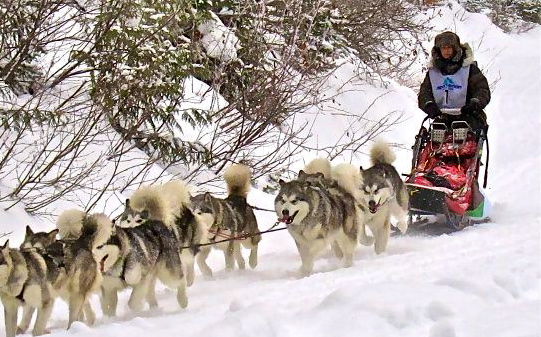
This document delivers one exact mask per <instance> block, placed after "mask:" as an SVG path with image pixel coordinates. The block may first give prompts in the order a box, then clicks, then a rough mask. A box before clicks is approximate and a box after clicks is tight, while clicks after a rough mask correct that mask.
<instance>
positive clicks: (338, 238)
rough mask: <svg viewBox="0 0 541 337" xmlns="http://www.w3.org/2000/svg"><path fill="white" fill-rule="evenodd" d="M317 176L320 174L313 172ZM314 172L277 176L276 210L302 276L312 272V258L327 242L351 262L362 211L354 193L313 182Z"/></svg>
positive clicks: (325, 246)
mask: <svg viewBox="0 0 541 337" xmlns="http://www.w3.org/2000/svg"><path fill="white" fill-rule="evenodd" d="M315 175H316V176H318V177H319V178H322V177H323V175H322V174H320V175H318V174H317V173H316V174H315ZM313 179H315V176H314V173H310V175H309V176H305V174H304V171H303V172H302V173H301V174H300V179H297V180H293V181H290V182H285V181H283V180H280V181H279V183H280V191H279V192H278V195H277V196H276V198H275V203H274V206H275V211H276V214H277V215H278V217H279V218H280V221H282V222H284V223H285V224H286V225H287V229H288V231H289V233H290V235H291V236H292V237H293V239H294V240H295V244H296V245H297V249H298V251H299V254H300V257H301V268H300V272H301V275H302V276H308V275H310V274H311V273H312V270H313V266H314V260H315V258H316V257H317V256H318V255H319V254H320V253H322V252H323V251H324V250H325V249H326V248H328V247H329V246H331V245H332V246H333V248H334V251H335V254H336V255H337V256H338V257H341V258H343V262H344V266H345V267H349V266H351V265H353V254H354V251H355V248H356V247H357V242H358V235H359V226H360V225H361V223H360V221H362V214H361V213H360V212H359V210H358V208H357V207H356V205H355V200H354V198H353V196H352V195H351V194H349V193H347V192H344V191H343V190H341V189H335V190H334V191H333V192H332V193H331V192H330V188H329V187H328V186H326V184H328V181H327V182H324V181H320V182H319V183H318V184H314V180H313Z"/></svg>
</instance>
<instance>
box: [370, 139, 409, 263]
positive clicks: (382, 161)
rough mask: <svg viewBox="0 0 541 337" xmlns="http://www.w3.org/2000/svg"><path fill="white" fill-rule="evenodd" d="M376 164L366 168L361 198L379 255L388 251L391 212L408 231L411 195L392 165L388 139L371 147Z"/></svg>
mask: <svg viewBox="0 0 541 337" xmlns="http://www.w3.org/2000/svg"><path fill="white" fill-rule="evenodd" d="M370 159H371V161H372V167H370V168H369V169H366V170H363V169H362V168H361V173H362V185H361V193H360V195H361V198H362V202H363V203H364V204H365V205H366V207H367V208H368V212H366V223H367V225H368V227H369V228H370V230H371V231H372V233H373V234H374V238H375V243H374V249H375V251H376V253H377V254H380V253H382V252H384V251H385V249H386V247H387V241H388V240H389V235H390V232H391V223H390V220H391V215H393V216H394V217H395V218H397V220H398V223H397V227H398V229H399V230H400V231H401V232H402V233H405V232H406V231H407V229H408V222H407V215H408V207H409V206H408V203H409V196H408V191H407V189H406V186H405V184H404V182H403V181H402V179H401V178H400V175H399V174H398V172H397V171H396V168H395V167H394V166H393V165H392V163H393V162H394V160H395V154H394V153H393V152H392V151H391V148H390V147H389V145H388V144H387V143H385V142H381V141H380V142H377V143H375V144H374V145H373V147H372V148H371V150H370Z"/></svg>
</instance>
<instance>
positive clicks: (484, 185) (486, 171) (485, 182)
mask: <svg viewBox="0 0 541 337" xmlns="http://www.w3.org/2000/svg"><path fill="white" fill-rule="evenodd" d="M485 140H486V142H487V163H486V165H485V177H484V178H483V188H487V182H488V160H489V158H490V148H489V146H488V125H487V127H486V128H485Z"/></svg>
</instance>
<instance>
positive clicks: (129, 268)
mask: <svg viewBox="0 0 541 337" xmlns="http://www.w3.org/2000/svg"><path fill="white" fill-rule="evenodd" d="M126 209H127V210H128V212H129V210H131V206H130V201H129V199H128V200H127V201H126ZM125 213H126V211H125ZM125 216H126V215H123V216H122V217H121V222H122V221H126V219H125V218H124V217H125ZM140 220H141V222H140V223H139V224H138V225H137V226H132V227H120V226H115V227H114V229H113V232H112V235H111V236H110V237H109V239H108V240H107V242H106V243H105V244H104V245H102V246H99V247H97V248H96V249H95V250H94V255H95V256H96V257H97V261H98V262H99V266H100V270H101V272H102V274H103V282H102V285H101V295H100V303H101V308H102V312H103V313H104V315H106V316H115V315H116V309H117V304H118V295H117V292H118V291H119V290H122V289H124V288H126V287H131V288H133V290H132V293H131V295H130V299H129V300H128V307H129V308H130V309H131V310H134V311H141V310H142V307H143V299H144V298H145V297H146V300H147V302H148V304H149V307H150V308H155V307H157V306H158V303H157V300H156V295H155V289H154V288H155V284H154V283H155V281H156V265H157V263H158V259H159V258H160V254H165V253H166V247H170V249H171V250H172V251H173V254H175V253H176V251H175V250H176V249H175V248H176V247H177V242H176V241H175V240H172V239H171V237H172V234H173V233H172V231H171V230H170V229H169V228H168V227H167V226H166V225H165V224H164V223H163V222H161V221H157V220H146V221H143V219H140Z"/></svg>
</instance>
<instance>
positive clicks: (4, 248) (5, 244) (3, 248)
mask: <svg viewBox="0 0 541 337" xmlns="http://www.w3.org/2000/svg"><path fill="white" fill-rule="evenodd" d="M0 249H2V252H4V250H6V249H8V250H9V239H7V240H6V242H4V245H3V246H2V247H1V248H0Z"/></svg>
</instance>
